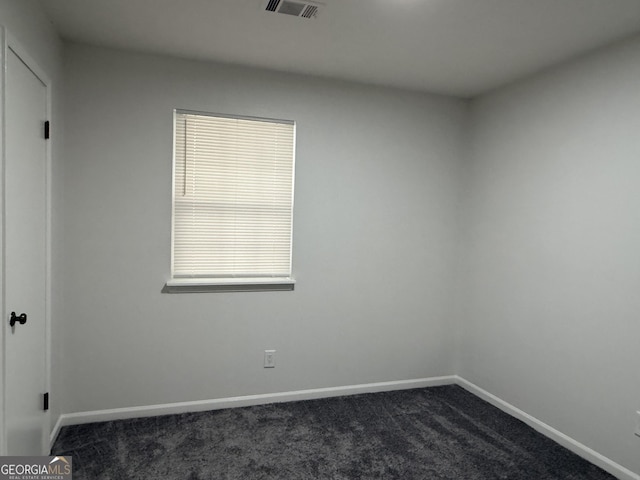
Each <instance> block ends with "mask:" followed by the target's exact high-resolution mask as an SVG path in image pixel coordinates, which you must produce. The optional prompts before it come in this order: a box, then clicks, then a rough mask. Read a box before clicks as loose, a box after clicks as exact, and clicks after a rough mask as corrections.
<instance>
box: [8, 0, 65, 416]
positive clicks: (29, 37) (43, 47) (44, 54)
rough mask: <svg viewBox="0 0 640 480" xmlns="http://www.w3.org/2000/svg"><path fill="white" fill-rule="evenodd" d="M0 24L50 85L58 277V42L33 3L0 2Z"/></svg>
mask: <svg viewBox="0 0 640 480" xmlns="http://www.w3.org/2000/svg"><path fill="white" fill-rule="evenodd" d="M0 25H2V26H3V27H5V28H6V29H7V31H8V32H9V33H10V35H11V36H12V37H13V38H15V39H16V40H17V41H18V42H19V43H20V45H21V47H22V48H24V50H25V51H26V52H27V53H28V54H29V56H31V58H32V59H33V60H34V61H35V62H36V63H37V64H38V66H39V68H41V69H42V70H43V71H44V72H45V73H46V75H48V77H49V79H50V81H51V83H52V90H51V92H52V116H51V122H52V139H51V142H52V154H53V158H52V160H53V169H54V170H53V178H52V188H53V199H52V200H53V202H52V203H53V205H52V211H53V219H52V221H53V228H54V230H53V246H52V253H53V255H52V256H53V272H52V274H53V277H54V278H60V275H59V272H60V271H61V268H62V265H61V262H60V260H61V259H62V255H61V254H60V248H61V245H62V241H63V233H62V229H61V226H62V221H61V218H62V209H61V208H60V207H61V195H60V194H61V192H62V189H61V188H60V187H61V183H62V176H63V171H64V170H63V164H62V135H63V127H62V115H61V113H62V112H61V105H62V102H61V87H62V42H61V41H60V39H59V38H58V35H57V34H56V32H55V30H54V28H53V26H52V25H51V22H49V20H48V19H47V18H46V16H45V15H44V14H43V13H42V11H41V8H40V5H39V3H38V2H36V1H34V0H20V1H16V0H0ZM60 285H61V284H60V283H59V282H56V283H54V284H53V292H52V293H53V297H52V335H53V345H52V346H53V356H52V379H51V381H52V385H51V403H50V405H51V413H52V414H51V421H52V423H53V422H55V421H56V420H57V417H58V415H59V413H60V406H61V405H60V402H59V401H58V400H59V398H60V397H59V388H58V386H59V384H60V382H59V381H58V380H59V376H58V375H57V374H58V373H59V371H60V368H59V366H60V353H61V348H60V346H59V345H60V342H59V341H60V338H59V337H60V336H59V333H60V329H59V328H57V327H58V323H57V318H58V312H59V311H60V309H61V306H62V295H61V288H59V287H60Z"/></svg>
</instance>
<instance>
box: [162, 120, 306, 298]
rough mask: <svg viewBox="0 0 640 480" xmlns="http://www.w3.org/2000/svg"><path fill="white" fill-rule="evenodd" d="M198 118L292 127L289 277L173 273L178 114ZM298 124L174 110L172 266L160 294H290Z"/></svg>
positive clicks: (292, 283) (291, 286) (292, 284)
mask: <svg viewBox="0 0 640 480" xmlns="http://www.w3.org/2000/svg"><path fill="white" fill-rule="evenodd" d="M181 114H186V115H200V116H207V117H216V118H227V119H240V120H250V121H260V122H267V123H284V124H289V125H291V126H292V127H293V152H292V165H291V175H292V178H291V220H290V233H289V235H290V245H289V264H290V269H289V270H290V274H289V275H288V276H259V277H245V276H209V277H203V276H193V277H186V276H176V275H175V272H174V265H175V262H174V260H175V259H174V255H175V227H176V214H175V210H176V209H175V202H176V173H177V172H176V169H177V164H176V126H177V124H176V121H177V117H178V115H181ZM296 134H297V125H296V122H295V121H294V120H284V119H276V118H266V117H254V116H248V115H234V114H226V113H215V112H203V111H197V110H186V109H174V110H173V115H172V154H171V158H172V168H171V265H170V267H171V268H170V279H169V280H167V282H166V283H165V287H164V288H163V290H162V291H163V293H198V292H209V291H213V292H216V291H221V292H223V291H227V292H242V291H290V290H293V289H294V286H295V283H296V281H295V279H294V277H293V219H294V199H295V167H296V136H297V135H296Z"/></svg>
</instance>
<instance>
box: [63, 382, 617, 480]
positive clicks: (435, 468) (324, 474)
mask: <svg viewBox="0 0 640 480" xmlns="http://www.w3.org/2000/svg"><path fill="white" fill-rule="evenodd" d="M52 454H53V455H72V456H73V467H74V472H73V478H74V480H85V479H86V480H106V479H112V480H129V479H131V480H133V479H162V480H231V479H242V480H254V479H256V480H257V479H261V480H271V479H279V480H280V479H285V480H288V479H291V480H304V479H314V480H315V479H327V480H328V479H331V480H343V479H344V480H347V479H349V480H351V479H402V480H412V479H429V480H439V479H452V480H453V479H456V480H458V479H464V480H475V479H478V480H486V479H491V480H493V479H514V480H515V479H531V480H534V479H535V480H555V479H558V480H560V479H562V480H574V479H575V480H605V479H606V480H612V479H614V477H612V476H611V475H609V474H607V473H606V472H604V471H603V470H601V469H600V468H598V467H596V466H594V465H592V464H590V463H589V462H587V461H585V460H583V459H582V458H580V457H578V456H577V455H575V454H573V453H571V452H570V451H569V450H567V449H565V448H563V447H561V446H560V445H558V444H556V443H554V442H553V441H551V440H549V439H548V438H546V437H544V436H543V435H541V434H539V433H537V432H536V431H534V430H533V429H531V428H530V427H528V426H527V425H525V424H524V423H522V422H520V421H519V420H516V419H515V418H513V417H511V416H509V415H507V414H506V413H504V412H502V411H500V410H499V409H497V408H495V407H493V406H492V405H490V404H488V403H486V402H485V401H483V400H481V399H479V398H478V397H476V396H474V395H472V394H471V393H469V392H467V391H465V390H464V389H462V388H461V387H458V386H455V385H450V386H443V387H432V388H422V389H415V390H404V391H396V392H385V393H374V394H364V395H355V396H347V397H336V398H329V399H321V400H308V401H300V402H291V403H280V404H272V405H261V406H255V407H246V408H234V409H227V410H216V411H210V412H201V413H187V414H180V415H166V416H161V417H149V418H140V419H133V420H119V421H113V422H104V423H93V424H85V425H75V426H69V427H63V428H62V429H61V431H60V434H59V436H58V438H57V440H56V442H55V445H54V447H53V449H52Z"/></svg>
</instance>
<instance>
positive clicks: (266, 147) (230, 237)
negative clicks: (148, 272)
mask: <svg viewBox="0 0 640 480" xmlns="http://www.w3.org/2000/svg"><path fill="white" fill-rule="evenodd" d="M174 119H175V120H174V162H173V221H172V260H171V280H170V281H169V282H167V287H169V288H171V287H181V286H183V287H189V286H190V287H196V288H203V287H206V286H207V285H211V286H213V287H215V286H216V285H221V286H232V287H233V286H242V285H245V284H246V285H253V286H254V287H256V286H257V287H259V286H261V285H264V286H268V285H270V284H272V285H275V286H279V287H277V288H276V289H283V288H282V286H288V285H291V287H292V285H293V283H294V281H293V279H292V271H291V255H292V233H293V230H292V226H293V187H294V169H295V123H294V122H292V121H287V120H272V119H262V118H251V117H235V116H228V115H216V114H203V113H197V112H188V111H182V110H176V111H175V114H174ZM240 289H242V288H240ZM258 289H259V288H258Z"/></svg>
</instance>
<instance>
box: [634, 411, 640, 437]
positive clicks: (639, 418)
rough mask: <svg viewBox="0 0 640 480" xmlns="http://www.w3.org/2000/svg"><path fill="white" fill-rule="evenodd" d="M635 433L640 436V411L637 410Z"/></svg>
mask: <svg viewBox="0 0 640 480" xmlns="http://www.w3.org/2000/svg"><path fill="white" fill-rule="evenodd" d="M634 433H635V434H636V435H637V436H638V437H640V411H639V412H636V431H635V432H634Z"/></svg>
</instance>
